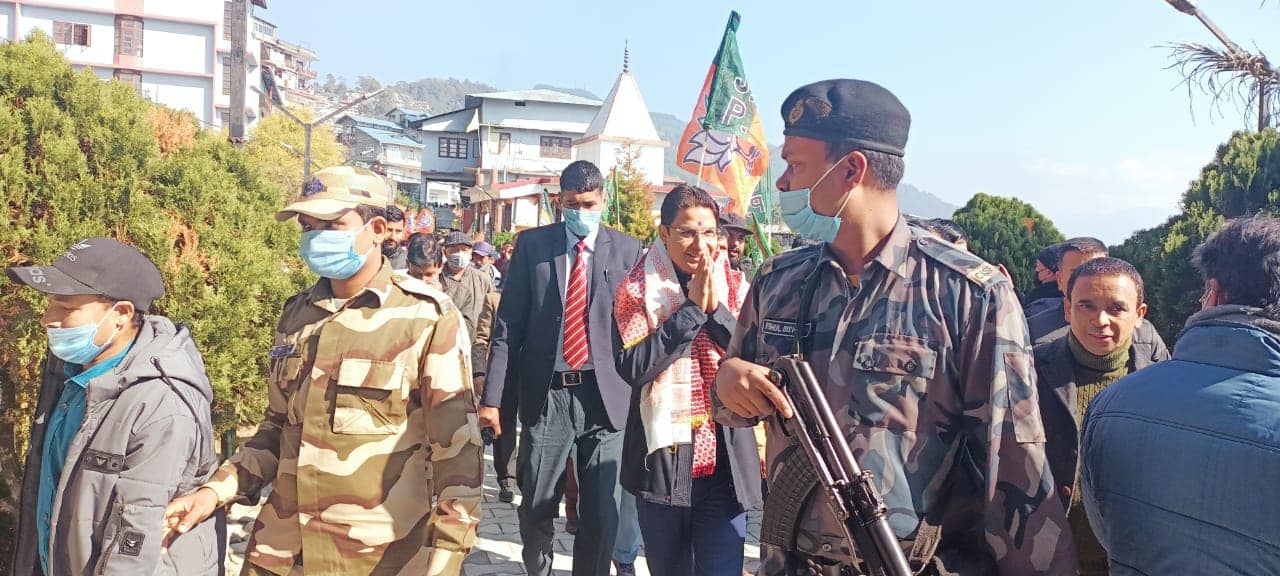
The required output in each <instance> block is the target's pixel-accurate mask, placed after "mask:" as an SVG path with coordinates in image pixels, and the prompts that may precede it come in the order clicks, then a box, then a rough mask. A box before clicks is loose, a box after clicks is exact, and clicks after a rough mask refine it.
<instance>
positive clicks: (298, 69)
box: [251, 17, 320, 107]
mask: <svg viewBox="0 0 1280 576" xmlns="http://www.w3.org/2000/svg"><path fill="white" fill-rule="evenodd" d="M251 32H252V34H253V38H254V39H255V40H257V41H258V43H259V45H260V46H261V53H260V54H259V57H258V58H259V60H260V61H261V63H262V73H263V74H264V75H269V76H270V78H271V83H272V84H273V85H274V87H275V88H276V89H277V90H278V91H279V92H280V94H279V96H280V99H281V100H282V101H283V102H284V104H285V105H288V106H305V107H310V106H312V105H314V104H315V103H316V102H317V101H319V99H320V97H319V96H317V95H316V93H315V89H314V87H313V86H312V82H314V81H315V80H316V72H315V70H313V69H312V68H311V63H312V62H315V61H316V59H317V58H316V53H315V52H314V51H312V50H311V49H310V48H306V47H304V46H299V45H297V44H293V43H291V42H286V41H284V40H282V39H281V38H280V37H279V36H277V35H276V25H275V24H272V23H271V22H268V21H267V20H264V19H262V18H260V17H254V19H253V28H252V30H251ZM263 83H264V84H265V82H263ZM263 90H266V88H263Z"/></svg>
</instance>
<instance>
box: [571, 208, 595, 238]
mask: <svg viewBox="0 0 1280 576" xmlns="http://www.w3.org/2000/svg"><path fill="white" fill-rule="evenodd" d="M603 215H604V212H601V211H599V210H596V211H588V210H578V209H576V208H565V209H564V225H565V226H567V227H568V228H569V233H570V234H573V235H574V236H577V237H579V238H586V237H587V236H590V235H591V234H592V233H593V232H595V231H596V230H597V229H598V228H600V217H601V216H603Z"/></svg>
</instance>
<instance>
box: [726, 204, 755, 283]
mask: <svg viewBox="0 0 1280 576" xmlns="http://www.w3.org/2000/svg"><path fill="white" fill-rule="evenodd" d="M720 226H721V227H722V228H724V231H725V232H726V233H727V234H728V236H729V238H728V240H729V241H728V243H727V244H726V245H725V247H726V248H727V249H728V252H729V265H730V266H732V267H733V269H734V270H737V271H739V272H742V273H744V274H746V275H747V278H750V277H751V276H753V275H755V266H754V265H753V264H752V262H751V259H750V258H747V257H745V256H743V252H744V251H745V249H746V247H747V236H750V235H751V234H752V232H751V229H750V228H748V227H747V220H746V219H745V218H743V217H742V216H740V215H738V214H736V213H733V212H725V213H723V214H721V215H720Z"/></svg>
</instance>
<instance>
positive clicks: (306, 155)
mask: <svg viewBox="0 0 1280 576" xmlns="http://www.w3.org/2000/svg"><path fill="white" fill-rule="evenodd" d="M382 91H383V89H382V88H379V89H377V90H374V91H373V92H370V93H368V94H365V95H363V96H361V97H359V98H356V99H355V100H352V101H350V102H348V103H346V104H344V105H342V106H341V107H339V108H338V109H337V110H334V111H333V112H330V113H328V114H325V115H324V116H322V117H320V119H318V120H312V121H310V122H304V121H303V120H302V119H301V118H298V117H297V116H295V115H294V114H293V112H290V111H289V109H288V108H285V107H284V106H276V108H275V109H276V110H279V111H280V112H283V113H284V115H285V116H288V117H289V118H290V119H291V120H293V121H294V122H297V123H298V125H300V126H302V130H303V133H304V135H305V141H304V145H303V150H302V181H303V182H306V181H308V180H310V179H311V130H312V129H313V128H315V127H316V126H317V125H320V124H324V123H325V122H328V121H329V119H330V118H333V117H334V116H337V115H338V114H341V113H343V112H344V111H346V110H347V109H348V108H350V107H352V106H355V105H357V104H359V103H361V102H364V101H365V100H368V99H370V98H373V97H375V96H377V95H379V94H381V93H382Z"/></svg>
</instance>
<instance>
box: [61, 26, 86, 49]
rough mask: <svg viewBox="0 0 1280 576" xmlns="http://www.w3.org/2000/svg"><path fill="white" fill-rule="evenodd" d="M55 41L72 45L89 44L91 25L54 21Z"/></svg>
mask: <svg viewBox="0 0 1280 576" xmlns="http://www.w3.org/2000/svg"><path fill="white" fill-rule="evenodd" d="M53 41H54V42H57V43H58V44H67V45H70V46H88V45H89V25H88V24H74V23H71V22H57V21H55V22H54V23H53Z"/></svg>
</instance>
